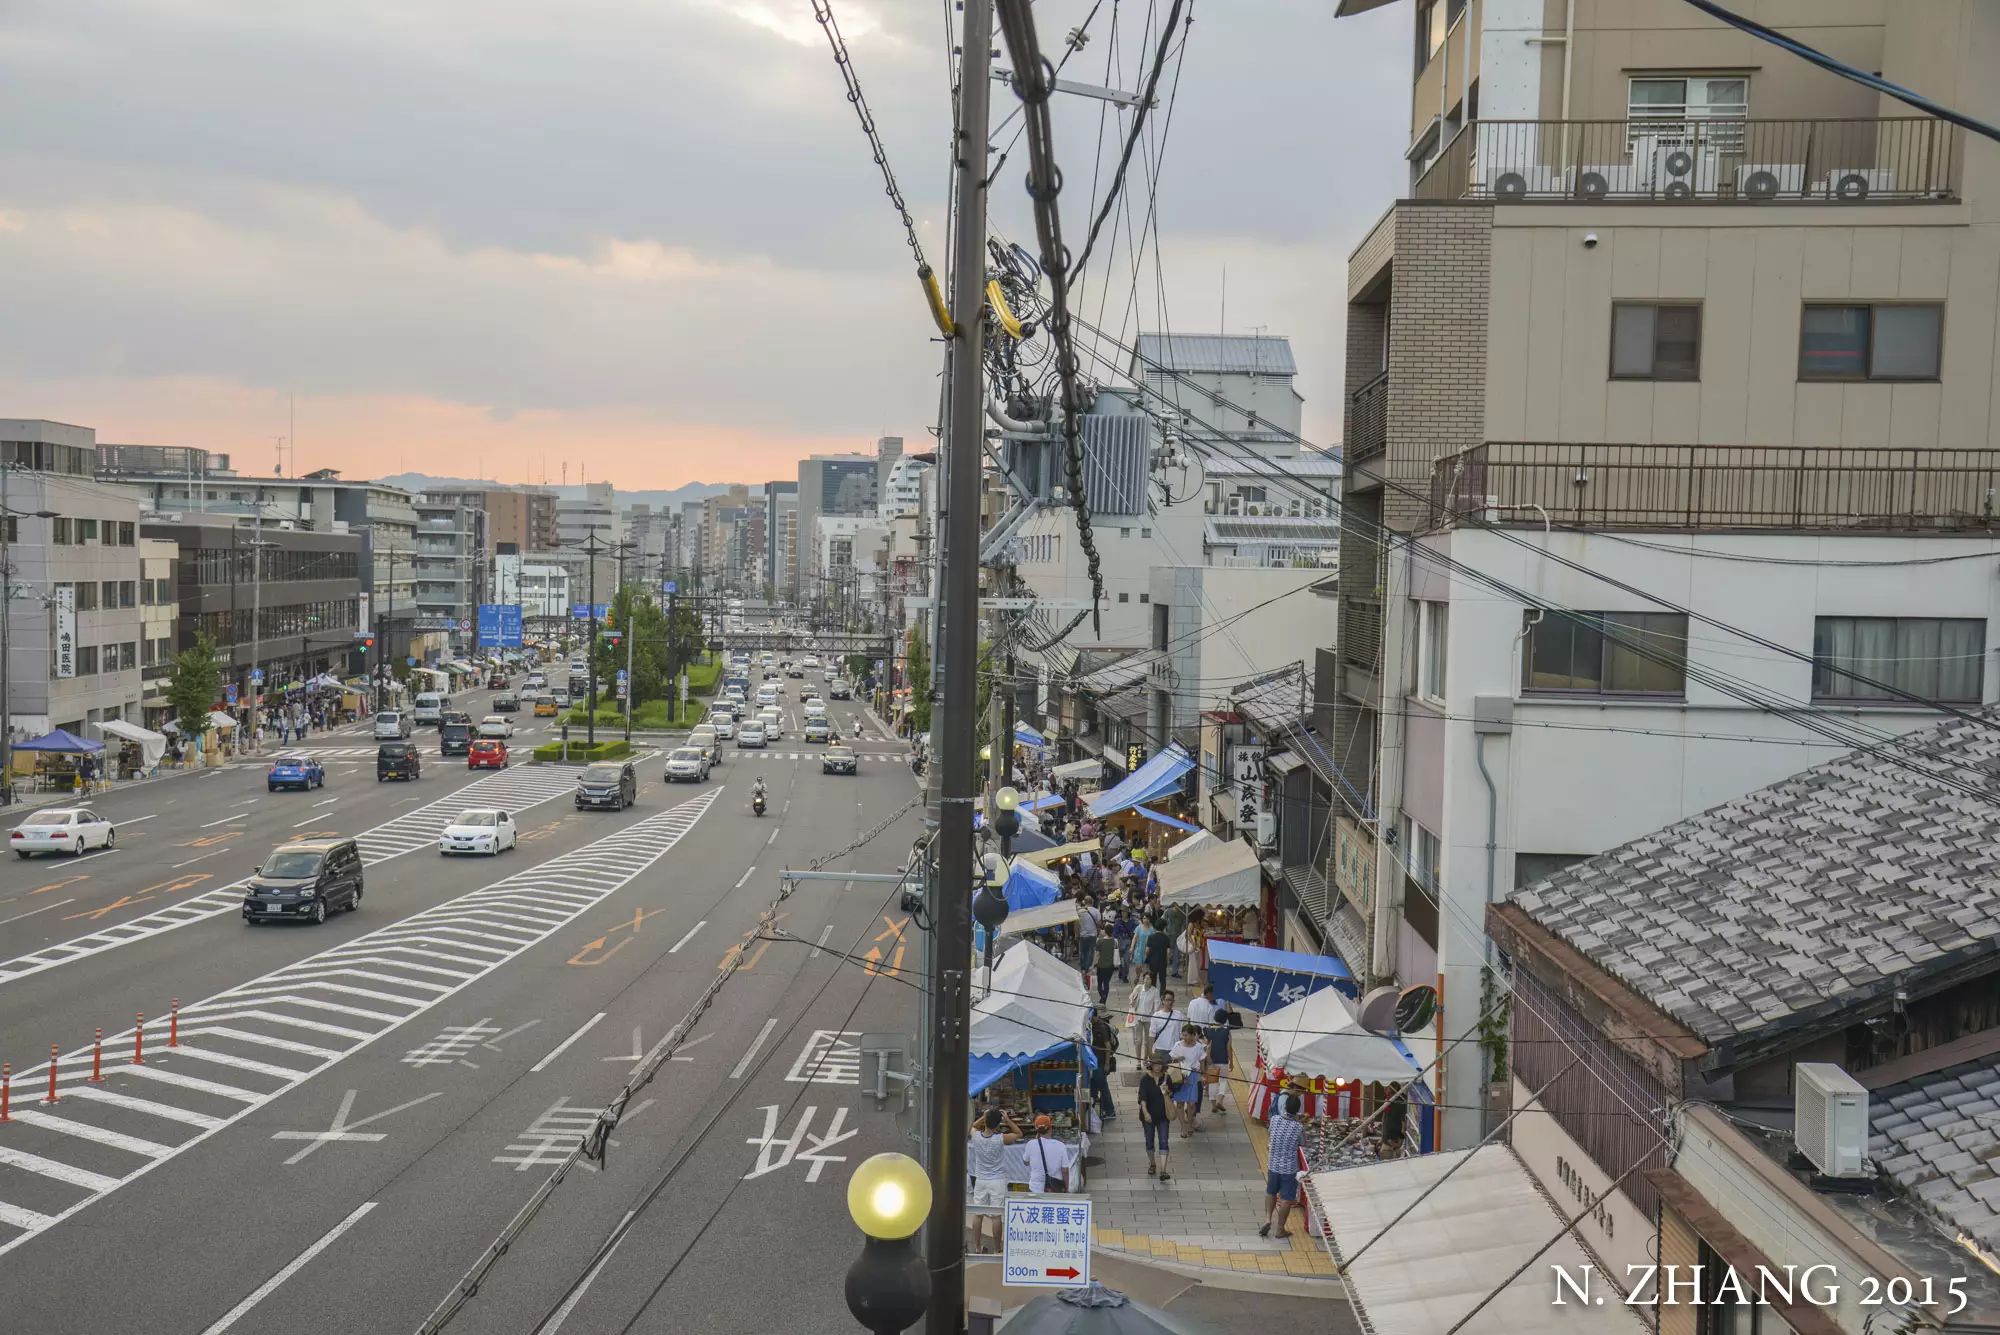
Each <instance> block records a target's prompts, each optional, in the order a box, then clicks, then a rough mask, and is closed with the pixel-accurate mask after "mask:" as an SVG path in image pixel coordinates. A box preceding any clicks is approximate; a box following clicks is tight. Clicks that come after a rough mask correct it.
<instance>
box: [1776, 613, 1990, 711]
mask: <svg viewBox="0 0 2000 1335" xmlns="http://www.w3.org/2000/svg"><path fill="white" fill-rule="evenodd" d="M1985 666H1986V623H1985V622H1984V621H1981V620H1978V619H1977V618H1969V617H1967V618H1959V617H1951V618H1947V617H1820V618H1819V619H1818V620H1816V621H1815V622H1814V623H1813V683H1812V693H1813V699H1814V700H1816V701H1826V702H1846V701H1854V700H1890V701H1894V700H1900V699H1902V698H1904V697H1903V695H1902V694H1899V692H1900V693H1907V694H1908V695H1915V696H1919V697H1921V698H1922V699H1925V700H1948V701H1953V702H1956V703H1959V704H1978V703H1979V700H1980V696H1981V694H1982V689H1981V688H1982V686H1983V685H1984V681H1985V675H1986V673H1985ZM1857 677H1858V678H1864V679H1865V680H1856V678H1857ZM1870 682H1880V683H1881V685H1879V686H1875V685H1870V684H1869V683H1870Z"/></svg>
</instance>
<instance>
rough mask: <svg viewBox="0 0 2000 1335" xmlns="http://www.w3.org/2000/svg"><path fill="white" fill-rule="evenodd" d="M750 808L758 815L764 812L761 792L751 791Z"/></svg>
mask: <svg viewBox="0 0 2000 1335" xmlns="http://www.w3.org/2000/svg"><path fill="white" fill-rule="evenodd" d="M750 810H752V811H753V812H755V813H756V814H757V815H759V816H761V815H763V814H764V795H763V794H762V793H752V794H751V795H750Z"/></svg>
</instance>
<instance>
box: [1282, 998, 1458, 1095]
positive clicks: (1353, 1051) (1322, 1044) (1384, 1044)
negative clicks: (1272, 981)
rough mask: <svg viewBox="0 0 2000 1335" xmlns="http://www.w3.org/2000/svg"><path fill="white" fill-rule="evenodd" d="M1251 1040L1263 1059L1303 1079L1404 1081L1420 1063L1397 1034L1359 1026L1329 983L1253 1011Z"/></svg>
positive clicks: (1413, 1075)
mask: <svg viewBox="0 0 2000 1335" xmlns="http://www.w3.org/2000/svg"><path fill="white" fill-rule="evenodd" d="M1413 1037H1414V1036H1413ZM1257 1045H1258V1051H1259V1053H1260V1054H1261V1055H1262V1057H1263V1059H1264V1061H1265V1062H1266V1063H1267V1064H1269V1065H1271V1066H1274V1067H1280V1068H1282V1069H1283V1070H1284V1072H1285V1073H1286V1074H1287V1075H1301V1076H1305V1077H1307V1078H1308V1079H1310V1078H1312V1077H1315V1076H1319V1077H1324V1078H1325V1079H1328V1080H1365V1081H1369V1082H1371V1083H1372V1082H1374V1081H1382V1080H1393V1081H1410V1080H1415V1079H1416V1078H1417V1077H1418V1075H1419V1074H1421V1068H1422V1066H1423V1063H1422V1062H1420V1061H1419V1060H1417V1058H1415V1057H1414V1056H1412V1055H1411V1052H1410V1049H1409V1046H1408V1044H1407V1043H1406V1042H1404V1041H1403V1040H1402V1039H1394V1038H1384V1037H1383V1036H1382V1035H1380V1034H1372V1033H1370V1032H1368V1031H1367V1030H1366V1029H1363V1028H1362V1027H1361V1021H1360V1020H1359V1018H1357V1017H1356V1015H1355V1012H1354V1008H1353V1005H1352V1003H1350V1002H1349V1001H1348V1000H1347V998H1346V997H1344V996H1342V995H1341V994H1340V992H1339V991H1338V990H1337V989H1335V988H1331V987H1323V988H1321V989H1320V990H1319V991H1317V992H1313V993H1309V994H1307V995H1306V996H1305V997H1303V998H1301V999H1300V1000H1298V1001H1294V1002H1293V1003H1292V1004H1291V1005H1289V1006H1281V1007H1279V1008H1278V1009H1277V1010H1274V1011H1272V1012H1271V1013H1270V1014H1269V1015H1260V1016H1258V1017H1257Z"/></svg>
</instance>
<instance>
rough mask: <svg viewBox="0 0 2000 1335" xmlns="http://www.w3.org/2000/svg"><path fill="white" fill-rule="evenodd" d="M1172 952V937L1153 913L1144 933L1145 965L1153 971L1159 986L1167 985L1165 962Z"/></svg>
mask: <svg viewBox="0 0 2000 1335" xmlns="http://www.w3.org/2000/svg"><path fill="white" fill-rule="evenodd" d="M1172 953H1173V938H1172V937H1171V936H1169V935H1167V929H1166V926H1165V925H1164V924H1163V923H1162V922H1161V921H1160V918H1159V915H1158V914H1155V915H1154V917H1153V922H1152V924H1151V926H1150V927H1149V928H1148V929H1147V933H1146V954H1145V960H1146V967H1147V968H1149V969H1151V970H1152V971H1153V977H1154V978H1155V979H1157V980H1158V981H1159V984H1160V986H1161V987H1165V986H1166V985H1167V962H1168V960H1169V958H1170V957H1171V956H1172Z"/></svg>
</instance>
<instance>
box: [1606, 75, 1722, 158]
mask: <svg viewBox="0 0 2000 1335" xmlns="http://www.w3.org/2000/svg"><path fill="white" fill-rule="evenodd" d="M1749 115H1750V81H1749V80H1748V79H1745V78H1743V77H1742V76H1740V75H1736V76H1724V77H1721V78H1709V77H1706V76H1701V75H1680V74H1664V75H1662V74H1647V75H1638V76H1635V77H1634V78H1633V79H1632V81H1631V83H1630V85H1629V86H1628V92H1627V94H1626V100H1625V136H1626V139H1627V142H1628V146H1631V145H1636V144H1638V142H1639V141H1640V140H1642V139H1649V140H1651V141H1652V142H1653V143H1654V144H1655V145H1656V146H1658V147H1659V148H1662V149H1682V148H1685V149H1693V150H1702V149H1709V150H1713V151H1715V152H1717V153H1740V152H1742V151H1743V123H1744V121H1745V120H1747V119H1748V118H1749ZM1640 165H1641V167H1642V168H1644V169H1648V170H1650V168H1651V167H1652V163H1651V162H1646V163H1642V164H1640Z"/></svg>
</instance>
